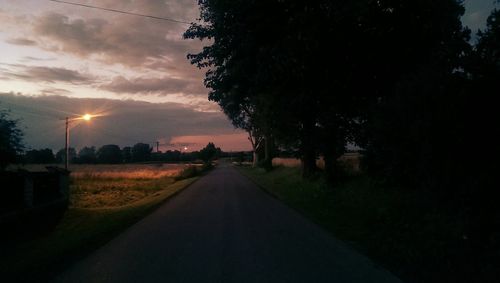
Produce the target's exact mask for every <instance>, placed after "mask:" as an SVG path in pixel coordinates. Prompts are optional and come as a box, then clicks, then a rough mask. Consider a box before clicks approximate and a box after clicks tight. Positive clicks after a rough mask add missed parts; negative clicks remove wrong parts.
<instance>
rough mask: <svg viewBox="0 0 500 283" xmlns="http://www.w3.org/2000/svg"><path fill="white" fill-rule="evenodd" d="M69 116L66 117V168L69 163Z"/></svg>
mask: <svg viewBox="0 0 500 283" xmlns="http://www.w3.org/2000/svg"><path fill="white" fill-rule="evenodd" d="M68 146H69V117H66V146H65V151H66V156H65V159H64V169H66V170H68V163H69V147H68Z"/></svg>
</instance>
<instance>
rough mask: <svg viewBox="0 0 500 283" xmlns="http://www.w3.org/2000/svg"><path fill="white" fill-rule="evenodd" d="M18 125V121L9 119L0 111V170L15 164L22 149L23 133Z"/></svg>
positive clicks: (5, 112)
mask: <svg viewBox="0 0 500 283" xmlns="http://www.w3.org/2000/svg"><path fill="white" fill-rule="evenodd" d="M18 124H19V121H18V120H12V119H10V118H9V113H8V112H7V111H4V110H0V170H3V169H4V168H5V167H6V166H7V165H8V164H10V163H14V162H16V161H17V160H18V156H19V155H20V154H21V153H22V151H23V149H24V146H23V132H22V131H21V130H20V129H19V125H18Z"/></svg>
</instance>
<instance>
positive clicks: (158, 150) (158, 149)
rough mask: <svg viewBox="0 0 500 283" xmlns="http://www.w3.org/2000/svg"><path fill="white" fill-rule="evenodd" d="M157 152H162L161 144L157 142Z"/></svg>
mask: <svg viewBox="0 0 500 283" xmlns="http://www.w3.org/2000/svg"><path fill="white" fill-rule="evenodd" d="M156 152H160V142H159V141H157V142H156Z"/></svg>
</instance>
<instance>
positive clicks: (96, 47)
mask: <svg viewBox="0 0 500 283" xmlns="http://www.w3.org/2000/svg"><path fill="white" fill-rule="evenodd" d="M111 3H114V4H117V3H120V9H121V10H127V11H133V12H141V13H144V14H150V15H160V16H163V15H165V16H168V17H170V18H172V17H175V18H180V19H184V17H183V15H184V16H186V18H185V19H188V18H187V17H188V15H189V17H192V19H193V18H194V15H195V14H197V7H196V2H195V1H168V3H167V2H165V1H153V0H149V1H134V2H133V3H123V1H106V2H105V3H99V5H100V6H103V5H104V6H110V7H113V8H116V5H115V6H113V4H111ZM106 4H107V5H106ZM107 15H110V14H109V13H108V14H107ZM188 20H189V19H188ZM187 27H188V26H187V25H183V24H177V23H170V22H164V21H157V20H151V19H147V18H141V17H134V16H124V15H116V14H111V15H110V17H108V18H97V17H93V18H83V19H82V18H70V17H68V16H66V15H63V14H60V13H47V14H44V15H42V16H40V17H38V18H37V19H36V20H35V21H34V24H33V30H34V31H35V33H36V35H37V36H39V37H41V38H45V39H49V40H50V41H51V43H53V44H55V45H56V46H57V48H58V49H59V50H60V51H63V52H66V53H70V54H73V55H76V56H79V57H89V56H98V57H99V58H100V59H101V60H103V61H105V62H107V63H117V64H122V65H126V66H134V67H136V66H143V67H148V66H151V65H154V64H155V63H156V66H158V63H168V64H169V65H170V64H172V65H170V66H171V69H172V71H175V70H179V64H184V65H185V66H189V63H188V62H187V60H186V54H187V53H188V52H190V51H194V50H195V49H196V50H199V49H200V48H201V45H200V43H199V42H198V41H195V40H184V39H183V38H182V33H183V32H184V30H185V29H186V28H187ZM163 67H165V68H167V69H170V68H168V66H163Z"/></svg>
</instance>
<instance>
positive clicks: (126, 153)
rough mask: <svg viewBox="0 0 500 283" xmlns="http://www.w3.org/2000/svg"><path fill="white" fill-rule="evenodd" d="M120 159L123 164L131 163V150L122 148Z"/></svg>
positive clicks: (127, 147) (128, 147)
mask: <svg viewBox="0 0 500 283" xmlns="http://www.w3.org/2000/svg"><path fill="white" fill-rule="evenodd" d="M122 158H123V162H124V163H129V162H132V148H131V147H130V146H126V147H124V148H122Z"/></svg>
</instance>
